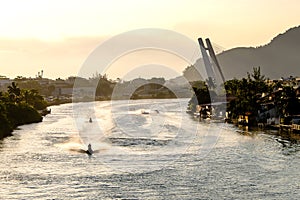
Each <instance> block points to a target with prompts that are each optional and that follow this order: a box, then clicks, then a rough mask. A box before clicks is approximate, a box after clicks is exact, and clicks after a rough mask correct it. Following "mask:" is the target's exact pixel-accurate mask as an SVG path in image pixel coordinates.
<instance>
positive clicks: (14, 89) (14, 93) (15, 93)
mask: <svg viewBox="0 0 300 200" xmlns="http://www.w3.org/2000/svg"><path fill="white" fill-rule="evenodd" d="M8 94H9V96H10V99H11V101H13V102H15V103H18V102H19V101H20V95H21V89H20V88H19V87H18V86H17V84H16V83H15V82H12V83H11V85H10V86H8Z"/></svg>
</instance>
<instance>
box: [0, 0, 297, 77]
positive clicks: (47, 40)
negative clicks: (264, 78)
mask: <svg viewBox="0 0 300 200" xmlns="http://www.w3.org/2000/svg"><path fill="white" fill-rule="evenodd" d="M299 7H300V1H299V0H289V1H286V0H209V1H208V0H163V1H161V0H151V1H145V0H139V1H135V0H112V1H105V0H103V1H102V0H89V1H83V0H72V1H71V0H70V1H69V0H64V1H58V0H50V1H47V0H44V1H38V0H26V1H21V0H19V1H17V0H10V1H8V0H5V1H4V0H0V75H4V76H7V77H10V78H14V77H16V76H25V77H35V75H37V73H38V71H40V70H43V71H44V76H45V77H48V78H58V77H60V78H67V77H68V76H76V75H77V74H78V72H79V71H80V69H81V67H82V65H83V63H84V62H85V60H86V59H87V58H88V56H89V54H90V53H91V52H93V50H94V49H95V48H96V47H98V46H99V45H101V44H102V43H103V42H105V41H107V40H109V39H110V38H112V37H114V36H115V35H118V34H122V33H124V32H128V31H131V30H135V29H141V28H159V29H168V30H172V31H175V32H177V33H180V34H183V35H185V36H187V37H189V38H191V39H192V40H195V42H196V41H197V38H198V37H203V38H207V37H208V38H210V40H211V41H212V42H213V43H214V44H215V45H216V46H218V47H220V48H221V49H223V50H226V49H231V48H234V47H248V46H253V47H255V46H260V45H263V44H266V43H268V42H270V40H271V39H272V38H273V37H275V36H276V35H278V34H279V33H283V32H285V31H286V30H288V29H289V28H292V27H294V26H298V25H300V21H299V19H300V12H299ZM139 53H140V52H139ZM139 53H137V54H136V55H128V56H129V58H126V56H124V57H122V58H121V59H120V60H119V61H118V62H116V63H113V64H112V65H111V67H110V68H109V69H108V71H101V69H100V71H97V72H98V73H101V74H103V73H108V76H109V77H110V78H113V79H115V78H117V77H120V78H122V77H128V73H129V72H133V71H134V72H135V73H134V75H135V76H139V74H138V73H140V75H141V76H143V75H145V74H148V75H149V76H151V75H155V76H158V75H159V73H158V70H157V69H158V68H157V66H159V65H160V63H159V62H162V61H161V60H160V59H158V61H155V62H153V63H155V67H153V70H150V69H151V67H150V68H147V69H149V70H134V67H132V66H133V65H134V66H135V67H136V68H139V67H141V66H142V65H143V66H149V65H151V64H153V63H152V62H151V61H148V63H145V60H147V59H148V57H149V54H150V53H151V55H152V53H153V52H149V51H146V52H144V53H143V54H141V53H140V54H139ZM164 54H165V53H162V54H161V55H160V56H154V58H153V59H157V58H161V57H165V59H166V60H171V61H170V62H163V63H164V65H165V66H166V67H165V68H170V69H171V71H172V70H173V71H172V73H170V74H172V76H175V75H176V73H177V74H180V73H181V72H182V70H183V69H184V68H185V67H186V66H187V65H188V63H186V62H184V61H182V60H181V61H180V60H178V58H175V57H174V56H173V57H172V56H164ZM144 57H147V58H146V59H145V58H144ZM122 60H123V62H122ZM133 60H134V62H133ZM139 60H142V61H141V64H140V65H139V63H138V61H139ZM117 63H119V65H117ZM166 63H167V64H166ZM165 68H164V69H165ZM120 69H122V70H120ZM164 71H165V73H163V72H164ZM175 72H176V73H175ZM90 73H91V76H92V74H93V73H95V72H90ZM161 73H162V76H171V75H170V74H169V71H168V70H161Z"/></svg>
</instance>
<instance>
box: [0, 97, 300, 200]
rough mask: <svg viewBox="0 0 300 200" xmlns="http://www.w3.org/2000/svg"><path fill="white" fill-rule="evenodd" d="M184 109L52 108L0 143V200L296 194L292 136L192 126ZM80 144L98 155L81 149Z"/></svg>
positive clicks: (146, 105) (298, 175)
mask: <svg viewBox="0 0 300 200" xmlns="http://www.w3.org/2000/svg"><path fill="white" fill-rule="evenodd" d="M185 107H186V100H180V101H179V100H171V101H170V100H136V101H130V102H128V101H118V102H114V103H113V104H111V103H110V102H96V103H95V104H93V103H78V104H75V105H74V106H72V104H65V105H60V106H54V107H52V113H51V114H50V115H47V116H46V117H45V118H44V120H43V122H42V123H38V124H31V125H25V126H21V127H20V129H19V130H16V131H15V132H14V136H13V137H9V138H6V139H4V140H3V141H0V161H1V162H0V199H300V180H299V179H300V169H299V167H300V151H299V150H300V144H299V140H289V139H285V138H282V137H280V136H278V135H276V131H274V132H272V134H270V133H265V132H262V131H260V132H259V131H255V132H243V131H240V130H238V129H237V128H235V127H233V126H232V125H227V124H222V123H212V122H209V121H205V122H200V123H199V122H197V121H196V120H194V119H193V118H192V117H190V116H189V115H187V114H186V113H185V112H184V109H185ZM74 110H75V112H73V111H74ZM142 111H145V112H149V114H142ZM90 117H92V119H93V122H92V123H90V122H89V118H90ZM74 119H76V120H74ZM88 143H91V144H92V147H93V148H94V149H95V150H98V151H99V152H96V153H95V154H94V155H92V156H88V155H87V154H84V153H80V149H86V147H87V144H88Z"/></svg>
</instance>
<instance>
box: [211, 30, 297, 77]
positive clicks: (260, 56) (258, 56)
mask: <svg viewBox="0 0 300 200" xmlns="http://www.w3.org/2000/svg"><path fill="white" fill-rule="evenodd" d="M217 58H218V61H219V63H220V65H221V68H222V71H223V73H224V76H225V78H226V79H227V80H229V79H232V78H234V77H235V78H242V77H245V76H246V74H247V72H251V71H252V68H253V67H257V66H260V67H261V71H262V73H263V74H264V75H266V77H268V78H270V79H278V78H280V77H288V76H290V75H293V76H300V26H298V27H294V28H291V29H289V30H288V31H286V32H285V33H283V34H279V35H277V36H276V37H275V38H273V39H272V40H271V42H270V43H268V44H266V45H264V46H260V47H256V48H253V47H249V48H245V47H239V48H234V49H230V50H227V51H224V52H222V53H220V54H218V55H217Z"/></svg>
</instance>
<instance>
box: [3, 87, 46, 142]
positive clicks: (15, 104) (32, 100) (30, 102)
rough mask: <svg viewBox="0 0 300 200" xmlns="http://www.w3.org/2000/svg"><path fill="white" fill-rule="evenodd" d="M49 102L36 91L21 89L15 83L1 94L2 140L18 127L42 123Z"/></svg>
mask: <svg viewBox="0 0 300 200" xmlns="http://www.w3.org/2000/svg"><path fill="white" fill-rule="evenodd" d="M46 108H47V102H46V101H45V100H44V98H43V97H42V96H41V95H40V94H39V93H38V92H37V91H36V90H34V89H30V90H28V89H20V88H19V87H18V86H17V84H16V83H15V82H12V84H11V85H10V86H8V90H7V91H6V92H0V139H2V138H4V137H7V136H11V135H12V131H13V130H14V129H16V128H17V127H18V126H21V125H24V124H30V123H37V122H41V121H42V119H43V117H42V114H46V112H45V111H46Z"/></svg>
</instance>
